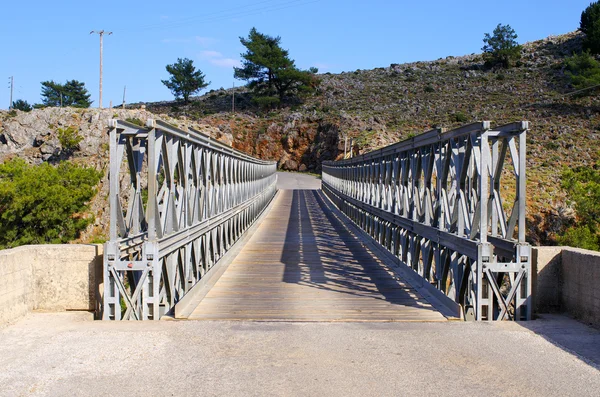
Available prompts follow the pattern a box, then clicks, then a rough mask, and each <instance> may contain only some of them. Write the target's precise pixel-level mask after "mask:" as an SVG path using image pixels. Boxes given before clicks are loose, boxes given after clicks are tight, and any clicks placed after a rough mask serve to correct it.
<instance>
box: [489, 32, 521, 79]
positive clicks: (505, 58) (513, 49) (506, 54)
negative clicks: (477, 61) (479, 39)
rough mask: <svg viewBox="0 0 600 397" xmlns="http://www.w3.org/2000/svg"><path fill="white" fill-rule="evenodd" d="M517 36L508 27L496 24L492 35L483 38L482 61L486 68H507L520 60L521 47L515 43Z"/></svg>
mask: <svg viewBox="0 0 600 397" xmlns="http://www.w3.org/2000/svg"><path fill="white" fill-rule="evenodd" d="M517 37H518V36H517V34H516V33H515V30H514V29H513V28H511V27H510V25H502V24H498V26H496V29H494V32H493V33H492V35H490V34H489V33H486V34H485V35H484V36H483V42H484V44H485V45H484V46H483V47H482V48H481V50H482V51H483V59H484V60H485V63H486V65H488V66H497V65H499V66H502V67H504V68H508V67H510V66H511V64H512V63H513V62H516V61H518V60H519V59H520V58H521V50H522V47H521V46H520V45H519V44H518V43H517Z"/></svg>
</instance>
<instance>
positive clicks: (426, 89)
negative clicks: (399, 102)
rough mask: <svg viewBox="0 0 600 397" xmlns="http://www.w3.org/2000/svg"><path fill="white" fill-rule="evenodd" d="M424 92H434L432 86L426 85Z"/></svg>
mask: <svg viewBox="0 0 600 397" xmlns="http://www.w3.org/2000/svg"><path fill="white" fill-rule="evenodd" d="M425 92H429V93H431V92H435V88H433V86H432V85H431V84H428V85H426V86H425Z"/></svg>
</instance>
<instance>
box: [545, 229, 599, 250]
mask: <svg viewBox="0 0 600 397" xmlns="http://www.w3.org/2000/svg"><path fill="white" fill-rule="evenodd" d="M556 240H557V242H558V244H560V245H568V246H569V247H578V248H584V249H588V250H594V251H600V244H598V234H597V233H594V232H593V231H592V230H591V229H590V228H589V227H588V226H585V225H584V226H573V227H570V228H568V229H567V230H566V231H565V232H564V234H563V235H562V236H559V237H558V238H557V239H556Z"/></svg>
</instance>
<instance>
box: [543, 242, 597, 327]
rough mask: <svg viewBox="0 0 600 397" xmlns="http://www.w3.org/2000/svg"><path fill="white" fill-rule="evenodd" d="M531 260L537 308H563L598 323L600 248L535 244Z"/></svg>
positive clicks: (576, 316) (552, 310) (553, 310)
mask: <svg viewBox="0 0 600 397" xmlns="http://www.w3.org/2000/svg"><path fill="white" fill-rule="evenodd" d="M533 263H534V269H536V271H535V272H534V273H536V274H535V275H534V279H533V284H534V286H535V287H534V299H535V307H536V311H537V312H539V313H548V312H557V311H562V312H566V313H568V314H569V315H571V316H573V317H575V318H577V319H579V320H581V321H583V322H586V323H589V324H592V325H594V326H596V327H600V252H597V251H589V250H584V249H578V248H572V247H536V248H534V249H533ZM536 276H537V279H536Z"/></svg>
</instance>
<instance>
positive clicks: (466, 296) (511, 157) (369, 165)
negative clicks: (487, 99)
mask: <svg viewBox="0 0 600 397" xmlns="http://www.w3.org/2000/svg"><path fill="white" fill-rule="evenodd" d="M528 129H529V124H528V122H519V123H513V124H509V125H505V126H501V127H496V128H491V126H490V123H489V122H481V123H475V124H471V125H467V126H464V127H462V128H458V129H456V130H452V131H448V132H443V131H441V130H433V131H430V132H427V133H424V134H422V135H419V136H416V137H414V138H411V139H408V140H406V141H403V142H399V143H397V144H394V145H391V146H388V147H385V148H383V149H380V150H376V151H374V152H371V153H367V154H364V155H361V156H358V157H355V158H353V159H348V160H342V161H337V162H325V163H324V164H323V190H324V192H325V194H327V196H328V197H329V198H330V199H331V200H332V201H333V202H334V203H335V205H336V206H337V207H338V208H339V209H340V210H342V212H344V213H345V214H346V215H347V216H348V217H349V218H350V219H351V220H352V221H354V222H355V223H356V224H357V225H358V226H359V227H360V228H361V229H362V230H363V231H365V232H366V233H367V234H369V235H370V236H371V237H372V238H373V239H374V240H375V241H376V242H377V243H378V244H380V245H381V246H382V247H384V248H385V249H386V250H388V251H389V252H390V253H392V254H393V255H394V256H396V257H397V258H399V259H400V260H401V262H403V263H404V264H406V265H407V266H408V267H410V268H411V269H412V270H414V271H415V272H417V273H418V274H419V275H420V276H421V277H423V279H424V280H426V281H427V282H429V283H431V284H432V285H434V286H435V287H437V289H438V290H440V291H442V292H443V293H444V294H445V295H446V296H448V297H450V298H451V299H452V300H454V301H455V302H456V303H459V304H460V305H461V307H462V308H463V315H464V316H465V318H473V319H476V320H502V319H513V320H526V319H530V318H531V310H532V300H531V258H530V257H531V255H530V253H531V250H530V246H529V245H528V244H527V243H526V241H525V229H526V226H525V201H526V197H525V185H526V184H525V182H526V180H525V168H526V163H525V154H526V152H525V139H526V134H527V131H528Z"/></svg>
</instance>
